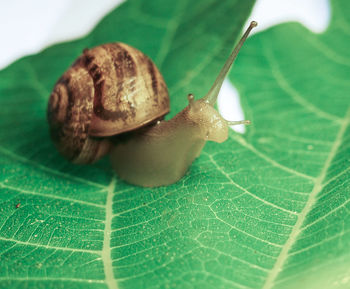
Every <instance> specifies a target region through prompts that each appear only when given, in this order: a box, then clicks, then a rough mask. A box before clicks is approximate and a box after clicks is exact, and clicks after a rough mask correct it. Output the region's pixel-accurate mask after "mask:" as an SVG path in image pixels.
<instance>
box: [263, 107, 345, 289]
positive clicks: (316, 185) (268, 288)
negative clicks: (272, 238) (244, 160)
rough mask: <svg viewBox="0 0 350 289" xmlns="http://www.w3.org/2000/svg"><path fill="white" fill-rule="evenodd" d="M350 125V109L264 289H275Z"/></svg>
mask: <svg viewBox="0 0 350 289" xmlns="http://www.w3.org/2000/svg"><path fill="white" fill-rule="evenodd" d="M349 125H350V108H349V109H348V110H347V113H346V115H345V117H344V119H343V121H342V122H341V126H340V128H339V131H338V134H337V136H336V138H335V140H334V143H333V146H332V148H331V150H330V152H329V154H328V157H327V159H326V161H325V163H324V166H323V168H322V170H321V172H320V174H319V176H318V177H317V178H316V179H315V181H314V186H313V188H312V191H311V193H310V195H309V198H308V200H307V202H306V204H305V207H304V208H303V210H302V211H301V213H300V215H299V216H298V219H297V222H296V223H295V226H294V228H293V230H292V232H291V234H290V235H289V238H288V240H287V242H286V243H285V245H284V246H283V248H282V250H281V253H280V255H279V256H278V258H277V260H276V263H275V265H274V267H273V268H272V270H271V271H270V273H269V275H268V276H267V279H266V282H265V284H264V286H263V287H262V289H271V288H273V286H274V284H275V280H276V278H277V277H278V274H279V272H281V269H282V268H283V266H284V263H285V262H286V261H287V259H288V257H289V251H290V249H291V248H292V247H293V245H294V244H295V243H296V242H297V240H298V236H299V234H300V233H301V232H302V226H303V224H304V221H305V219H306V217H307V215H308V214H309V212H310V211H311V210H312V208H313V206H314V205H315V203H316V202H317V195H318V194H319V193H320V192H321V191H322V189H323V188H324V186H325V185H324V180H325V179H326V176H327V172H328V170H329V168H330V166H331V164H332V161H333V159H334V157H335V156H336V155H337V152H338V149H339V147H340V145H341V143H342V140H343V137H344V134H345V131H346V129H347V128H348V127H349Z"/></svg>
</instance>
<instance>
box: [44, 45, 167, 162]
mask: <svg viewBox="0 0 350 289" xmlns="http://www.w3.org/2000/svg"><path fill="white" fill-rule="evenodd" d="M168 112H169V96H168V90H167V87H166V84H165V82H164V79H163V77H162V75H161V74H160V72H159V70H158V69H157V67H156V66H155V64H154V63H153V62H152V61H151V60H150V59H149V58H148V57H147V56H146V55H144V54H143V53H142V52H140V51H139V50H137V49H135V48H133V47H131V46H128V45H126V44H124V43H110V44H105V45H100V46H97V47H95V48H93V49H89V50H87V49H86V50H84V52H83V54H82V55H81V56H80V57H79V58H78V59H77V60H76V61H75V62H74V63H73V65H72V66H71V67H70V68H69V69H68V70H67V71H66V72H65V73H64V74H63V75H62V77H61V78H60V79H59V80H58V81H57V83H56V85H55V87H54V89H53V92H52V93H51V96H50V100H49V105H48V121H49V125H50V134H51V137H52V139H53V141H54V143H55V144H56V146H57V148H58V150H59V152H60V153H61V154H62V155H63V156H65V157H66V158H67V159H68V160H70V161H72V162H74V163H92V162H94V161H96V160H98V159H99V158H101V157H102V156H103V155H105V154H106V153H108V151H109V150H110V148H111V145H112V144H111V143H110V141H109V138H108V137H109V136H115V135H117V134H120V133H123V132H127V131H131V130H135V129H138V128H140V127H142V126H144V125H145V124H148V123H150V122H152V121H154V120H156V119H159V118H161V117H162V116H164V115H165V114H167V113H168Z"/></svg>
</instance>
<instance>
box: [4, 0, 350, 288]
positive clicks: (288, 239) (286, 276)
mask: <svg viewBox="0 0 350 289" xmlns="http://www.w3.org/2000/svg"><path fill="white" fill-rule="evenodd" d="M174 2H175V1H174ZM228 2H230V3H228ZM145 3H147V4H145ZM154 3H155V1H148V2H143V1H129V2H127V3H126V4H124V5H122V6H121V7H120V8H118V9H117V10H116V11H115V12H113V13H112V14H111V15H109V16H108V17H107V18H105V19H104V21H103V22H102V23H101V24H100V25H99V26H98V27H97V28H96V29H95V30H94V31H93V32H92V34H90V35H89V36H88V37H86V38H84V39H81V40H78V41H75V42H71V43H65V44H61V45H58V46H55V47H52V48H49V49H47V50H45V51H43V52H42V53H41V54H39V55H36V56H31V57H28V58H24V59H22V60H19V61H18V62H17V63H15V64H13V65H12V66H10V67H9V68H7V69H6V70H4V71H2V72H1V73H0V104H1V106H0V107H1V108H0V110H1V124H0V125H1V129H0V132H1V133H0V139H1V149H0V164H1V170H2V174H1V176H0V184H1V185H0V190H1V191H0V192H1V193H0V200H1V202H2V205H1V208H0V212H1V214H0V258H1V259H0V287H4V288H23V287H26V288H67V287H69V288H201V289H202V288H208V289H209V288H210V289H211V288H215V289H216V288H225V289H226V288H252V289H258V288H263V289H294V288H308V289H313V288H325V289H326V288H327V289H328V288H332V289H333V288H335V289H345V288H349V284H350V283H349V282H350V271H349V268H350V266H349V265H350V256H349V254H350V250H349V248H350V235H349V230H350V228H349V226H350V225H349V224H350V213H349V203H350V201H349V200H350V189H349V187H350V184H349V179H350V178H349V176H350V170H349V160H350V133H349V132H350V128H349V124H350V96H349V93H348V92H349V86H350V84H349V81H348V75H350V73H349V72H350V55H349V54H350V52H349V49H348V46H347V42H346V40H344V39H347V38H348V37H349V34H350V19H349V15H347V14H346V13H345V12H344V11H348V10H349V9H350V7H349V6H350V4H349V3H348V2H347V1H345V0H342V1H340V0H334V1H333V2H332V9H333V14H334V16H333V21H332V23H331V25H330V27H329V29H328V30H327V31H326V32H325V33H324V34H321V35H315V34H313V33H310V32H309V31H308V30H306V29H305V28H303V27H302V26H300V25H298V24H295V23H294V24H284V25H280V26H278V27H275V28H273V29H270V30H268V31H266V32H263V33H261V34H257V35H255V36H254V37H252V38H251V39H250V40H248V41H247V44H246V45H245V47H244V49H242V52H241V54H240V56H239V58H238V60H237V63H236V65H235V68H234V70H233V72H232V74H231V77H232V80H233V82H234V83H235V84H236V86H237V87H238V89H239V91H240V93H241V101H242V104H243V107H244V110H245V112H246V114H247V118H248V119H251V120H252V122H253V125H252V126H250V127H248V128H247V133H246V134H245V135H243V136H241V135H238V134H235V133H233V132H231V135H230V139H229V140H228V141H226V142H224V143H223V144H215V143H208V144H207V145H206V147H205V149H204V151H203V153H202V155H201V156H200V158H199V159H198V160H197V161H196V162H195V163H194V165H193V166H192V167H191V170H190V172H189V173H188V174H187V175H186V176H185V177H184V178H183V179H182V180H181V181H180V182H178V183H176V184H174V185H171V186H168V187H163V188H158V189H142V188H138V187H133V186H130V185H127V184H125V183H123V182H121V181H119V180H118V179H115V178H114V177H113V173H112V171H111V169H110V166H109V164H108V161H107V160H104V161H101V162H99V163H97V164H96V165H94V166H88V167H80V166H74V165H71V164H68V163H67V162H65V161H63V160H62V159H61V157H60V156H58V154H57V153H56V152H55V150H54V148H53V146H52V144H51V142H50V140H49V137H48V133H47V125H46V121H45V110H46V103H47V98H48V94H49V92H50V90H51V88H52V86H53V84H54V82H55V81H56V79H57V78H58V77H59V75H60V74H61V73H62V72H63V71H64V70H65V68H66V67H67V66H68V65H69V64H70V63H71V62H72V61H73V60H74V58H75V57H76V56H77V55H78V54H79V53H80V51H81V50H82V49H83V48H84V47H86V46H89V47H90V46H93V45H97V44H99V43H102V42H108V41H117V40H118V41H124V42H127V43H130V44H132V45H134V46H135V47H137V48H139V49H141V50H143V51H145V52H146V53H147V54H148V55H150V56H151V57H152V58H153V59H155V60H156V62H157V64H158V66H159V67H160V68H161V71H162V73H163V74H164V76H165V79H166V81H167V83H168V85H169V88H170V93H171V95H172V115H173V114H174V113H175V112H177V111H179V110H180V109H181V108H182V107H183V106H184V105H185V102H186V98H185V96H186V94H187V93H188V92H193V93H195V95H197V96H198V97H199V96H201V95H203V94H204V93H205V92H206V90H207V89H208V88H209V85H210V83H211V81H212V80H213V79H214V78H215V75H216V74H215V73H214V71H218V70H219V68H220V65H221V64H222V63H223V61H224V58H225V56H226V55H227V54H228V52H229V50H230V47H232V39H231V38H230V37H232V33H235V35H238V32H239V30H240V26H241V25H242V23H243V22H244V20H245V18H246V16H247V15H248V14H249V11H250V8H251V6H252V4H253V3H252V2H250V3H249V4H242V3H247V2H246V1H244V2H243V1H240V3H238V1H237V2H232V1H227V2H225V3H222V2H217V1H212V2H209V1H201V3H200V4H199V3H198V4H194V3H193V2H191V3H190V2H185V1H177V2H176V3H174V4H171V5H170V4H169V3H167V4H168V5H164V4H163V5H162V4H159V5H155V4H154ZM159 3H161V2H160V1H159ZM241 5H247V6H246V7H241ZM231 11H236V12H235V15H236V13H237V15H238V16H237V18H235V17H232V13H231ZM238 11H241V13H238ZM239 17H241V18H239ZM126 20H128V21H126ZM232 21H236V22H235V24H232V25H231V24H230V25H229V24H228V23H232ZM126 23H127V24H126ZM164 24H166V28H164ZM116 27H118V29H116ZM130 30H131V31H133V32H135V33H130V32H129V31H130ZM228 30H230V31H228ZM145 39H146V40H147V41H145ZM230 39H231V40H230ZM180 60H181V61H180ZM48 63H50V64H48ZM188 87H191V88H190V89H191V90H192V91H188ZM9 128H10V129H9ZM16 204H20V207H19V208H16Z"/></svg>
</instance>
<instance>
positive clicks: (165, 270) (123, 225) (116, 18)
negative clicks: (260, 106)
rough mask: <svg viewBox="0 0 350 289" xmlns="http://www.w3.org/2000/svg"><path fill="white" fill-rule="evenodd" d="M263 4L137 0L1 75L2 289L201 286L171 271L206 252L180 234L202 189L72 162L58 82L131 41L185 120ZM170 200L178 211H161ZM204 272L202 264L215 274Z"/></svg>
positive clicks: (104, 164) (101, 165) (106, 164)
mask: <svg viewBox="0 0 350 289" xmlns="http://www.w3.org/2000/svg"><path fill="white" fill-rule="evenodd" d="M253 4H254V1H252V0H251V1H244V2H241V1H225V2H222V1H214V0H211V1H210V0H204V1H200V3H199V2H198V3H195V2H193V1H188V0H179V1H172V2H171V1H160V0H159V1H139V0H129V1H128V2H126V3H124V4H123V5H121V6H120V7H119V8H118V9H116V10H115V11H113V12H112V13H111V14H110V15H108V16H107V17H105V18H104V19H103V21H102V22H101V23H100V24H99V25H98V26H97V27H96V28H95V29H94V30H93V31H92V32H91V33H90V34H89V35H88V36H86V37H84V38H82V39H79V40H77V41H73V42H67V43H63V44H59V45H55V46H53V47H50V48H48V49H46V50H44V51H42V52H41V53H39V54H37V55H33V56H29V57H25V58H23V59H20V60H18V61H17V62H15V63H14V64H12V65H11V66H9V67H7V68H6V69H4V70H3V71H1V72H0V115H1V122H0V143H1V145H0V170H1V175H0V202H1V207H0V288H138V287H140V288H157V287H158V288H159V287H167V286H175V287H177V286H180V287H183V288H185V287H186V286H188V284H190V283H191V282H190V281H186V280H183V279H182V277H181V276H180V275H179V274H177V273H176V272H175V270H174V271H173V272H171V270H172V269H171V268H173V267H176V268H179V263H178V262H179V261H180V262H181V259H180V256H181V255H183V254H188V253H189V252H188V250H189V249H190V250H191V251H192V249H195V248H192V247H193V242H194V241H193V240H192V239H191V238H190V236H188V237H185V235H184V236H182V234H183V233H182V230H184V233H185V231H186V232H187V233H185V234H190V231H191V228H189V227H188V228H185V227H184V228H183V229H181V230H180V228H179V229H176V230H174V226H173V225H172V224H171V223H172V222H174V221H175V224H177V225H176V226H177V228H178V227H179V223H178V222H177V220H176V219H174V213H175V212H176V211H177V208H178V206H179V204H180V203H181V201H180V200H177V199H178V198H179V196H181V198H185V199H186V198H188V197H187V194H188V193H189V192H191V190H192V188H191V187H190V186H189V187H187V186H184V182H180V183H178V184H176V185H174V186H171V187H169V188H161V189H155V190H147V189H143V188H136V187H133V186H130V185H127V184H125V183H123V182H121V181H119V180H117V179H116V178H115V177H114V174H113V172H112V170H111V167H110V165H109V162H108V160H103V161H101V162H98V163H97V164H95V165H93V166H84V167H83V166H76V165H72V164H69V163H68V162H66V161H65V160H63V159H62V157H60V156H59V155H58V153H57V152H56V150H55V148H54V146H53V145H52V143H51V141H50V138H49V135H48V127H47V122H46V106H47V102H48V97H49V95H50V92H51V90H52V88H53V85H54V83H55V82H56V80H57V79H58V78H59V76H60V75H61V74H62V73H63V72H64V70H66V69H67V67H68V66H69V65H70V64H71V63H72V62H73V61H74V60H75V59H76V58H77V56H78V55H80V54H81V52H82V50H83V49H84V48H86V47H93V46H96V45H99V44H102V43H106V42H113V41H121V42H126V43H128V44H130V45H133V46H134V47H136V48H138V49H140V50H141V51H143V52H144V53H145V54H147V55H149V56H150V57H151V58H152V59H154V61H155V62H156V64H157V65H158V67H159V68H160V70H161V72H162V73H163V75H164V77H165V79H166V82H167V84H168V87H169V90H170V93H171V95H172V101H171V108H172V112H171V115H174V114H175V113H176V112H178V111H179V110H181V109H182V108H183V107H184V106H185V104H186V102H187V99H186V95H187V94H188V93H189V92H192V93H195V94H196V95H197V96H198V97H199V96H201V95H204V94H205V93H206V92H207V90H208V89H209V86H210V84H211V83H212V82H213V81H214V79H215V76H216V73H217V72H218V71H219V69H220V67H221V65H222V64H223V61H224V59H225V58H226V57H227V55H228V54H229V52H230V50H231V48H232V46H233V44H234V41H235V38H237V37H238V35H239V33H240V31H241V27H242V25H243V23H244V22H245V20H246V18H247V16H248V15H249V13H250V10H251V8H252V6H253ZM233 15H234V17H233ZM189 89H191V90H190V91H189ZM191 178H192V177H191ZM135 193H136V194H135ZM129 194H130V195H129ZM168 195H170V196H172V197H170V200H172V201H171V203H172V204H169V205H168V204H167V203H166V202H162V201H161V202H160V203H158V199H159V200H163V199H164V200H167V199H168V198H167V196H168ZM135 197H136V198H135ZM174 197H175V198H174ZM175 203H177V204H178V205H175ZM129 205H130V207H128V206H129ZM153 206H154V208H153ZM183 209H185V207H183ZM187 209H190V210H191V208H190V207H189V208H187ZM187 209H186V210H187ZM190 215H192V216H193V214H192V213H191V214H190ZM159 216H161V218H159ZM171 216H173V217H171ZM130 221H131V223H129V222H130ZM168 221H169V222H170V223H169V225H168V228H167V229H166V230H165V228H166V226H167V225H166V224H167V222H168ZM134 222H136V223H139V224H138V225H137V224H136V223H135V224H134ZM143 226H145V227H144V228H143ZM138 229H141V231H140V230H138ZM125 230H126V231H125ZM135 230H136V231H135ZM167 232H169V234H168V235H167ZM140 233H141V234H140ZM125 234H126V235H125ZM190 235H191V234H190ZM162 237H164V239H163V240H162V239H161V238H162ZM167 240H168V241H169V242H168V244H167ZM167 248H169V249H167ZM167 264H169V266H168V265H167ZM201 271H202V270H201V269H200V268H199V267H198V272H199V273H200V274H205V272H204V271H203V272H202V273H201ZM159 272H161V273H160V275H159ZM191 278H192V277H191ZM186 284H187V285H186Z"/></svg>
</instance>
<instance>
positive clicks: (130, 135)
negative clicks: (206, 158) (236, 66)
mask: <svg viewBox="0 0 350 289" xmlns="http://www.w3.org/2000/svg"><path fill="white" fill-rule="evenodd" d="M255 26H257V22H255V21H252V22H251V23H250V26H249V27H248V29H247V30H246V31H245V33H244V34H243V36H242V38H241V39H240V41H239V42H238V44H237V45H236V47H235V48H234V50H233V51H232V53H231V55H230V56H229V58H228V59H227V61H226V63H225V64H224V66H223V68H222V69H221V71H220V73H219V75H218V76H217V78H216V80H215V82H214V84H213V86H212V87H211V89H210V90H209V92H208V93H207V95H206V96H204V97H203V98H201V99H198V100H195V99H194V96H193V95H192V94H189V95H188V105H187V106H186V107H185V108H184V109H183V110H182V111H181V112H179V113H178V114H176V115H175V116H174V117H173V118H172V119H171V120H168V121H166V120H163V118H164V116H165V115H166V114H167V113H168V112H169V96H168V90H167V87H166V84H165V81H164V79H163V77H162V75H161V74H160V72H159V70H158V68H157V67H156V65H155V64H154V63H153V62H152V61H151V59H150V58H148V57H147V56H146V55H145V54H143V53H142V52H141V51H139V50H137V49H135V48H133V47H131V46H129V45H127V44H124V43H109V44H104V45H100V46H97V47H95V48H92V49H85V50H84V51H83V54H82V55H81V56H80V57H79V58H78V59H77V60H76V61H75V62H74V63H73V64H72V66H71V67H70V68H69V69H68V70H67V71H66V72H65V73H64V74H63V75H62V77H61V78H60V79H59V80H58V81H57V83H56V84H55V86H54V89H53V91H52V93H51V95H50V99H49V104H48V111H47V117H48V122H49V126H50V135H51V138H52V140H53V142H54V143H55V145H56V147H57V149H58V151H59V152H60V153H61V154H62V155H63V156H64V157H65V158H67V159H68V160H70V161H71V162H73V163H77V164H88V163H93V162H95V161H97V160H99V159H100V158H101V157H102V156H104V155H106V154H108V153H110V158H111V162H112V166H113V168H114V169H115V171H116V172H117V174H118V175H119V177H120V178H121V179H123V180H125V181H127V182H129V183H131V184H135V185H139V186H145V187H156V186H163V185H169V184H172V183H175V182H176V181H178V180H179V179H181V178H182V176H183V175H184V174H185V173H186V171H187V170H188V167H189V166H190V165H191V164H192V162H193V161H194V159H196V158H197V157H198V156H199V154H200V152H201V150H202V148H203V147H204V145H205V143H206V141H209V140H210V141H215V142H218V143H221V142H223V141H225V140H226V139H227V138H228V126H229V125H236V124H249V123H250V122H249V121H248V120H242V121H227V120H225V119H223V118H222V117H221V115H220V114H219V113H218V112H217V111H216V110H215V108H214V105H215V103H216V99H217V96H218V94H219V91H220V88H221V86H222V83H223V81H224V79H225V77H226V75H227V74H228V72H229V70H230V68H231V66H232V64H233V62H234V60H235V58H236V56H237V54H238V52H239V50H240V48H241V47H242V45H243V43H244V41H245V40H246V38H247V37H248V35H249V33H250V31H251V30H252V29H253V27H255Z"/></svg>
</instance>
